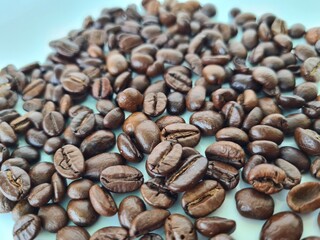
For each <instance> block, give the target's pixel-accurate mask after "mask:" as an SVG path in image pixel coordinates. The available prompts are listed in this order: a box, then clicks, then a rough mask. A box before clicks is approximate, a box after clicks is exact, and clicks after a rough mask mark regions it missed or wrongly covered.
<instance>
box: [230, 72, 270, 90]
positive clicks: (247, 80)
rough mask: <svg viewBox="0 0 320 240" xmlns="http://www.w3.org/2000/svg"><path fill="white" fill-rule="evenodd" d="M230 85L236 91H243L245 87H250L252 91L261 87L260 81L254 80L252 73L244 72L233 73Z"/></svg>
mask: <svg viewBox="0 0 320 240" xmlns="http://www.w3.org/2000/svg"><path fill="white" fill-rule="evenodd" d="M230 87H231V88H232V89H234V90H236V91H238V92H243V91H244V90H246V89H252V90H254V91H257V90H260V89H261V85H260V83H258V82H257V81H254V80H253V77H252V75H246V74H235V75H234V76H232V77H231V80H230ZM273 88H274V87H273ZM273 88H271V89H273Z"/></svg>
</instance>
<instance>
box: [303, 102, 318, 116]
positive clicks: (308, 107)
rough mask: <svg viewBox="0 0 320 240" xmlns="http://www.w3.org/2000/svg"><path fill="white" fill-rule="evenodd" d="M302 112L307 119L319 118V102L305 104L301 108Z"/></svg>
mask: <svg viewBox="0 0 320 240" xmlns="http://www.w3.org/2000/svg"><path fill="white" fill-rule="evenodd" d="M302 112H303V113H304V114H305V115H307V116H308V117H309V118H319V117H320V102H319V101H311V102H308V103H306V104H305V106H304V107H303V108H302Z"/></svg>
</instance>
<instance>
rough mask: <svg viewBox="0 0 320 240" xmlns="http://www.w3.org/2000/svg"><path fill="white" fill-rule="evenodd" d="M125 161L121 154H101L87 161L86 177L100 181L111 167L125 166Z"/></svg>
mask: <svg viewBox="0 0 320 240" xmlns="http://www.w3.org/2000/svg"><path fill="white" fill-rule="evenodd" d="M124 162H125V161H124V159H123V158H122V156H121V155H120V154H119V153H111V152H110V153H100V154H98V155H95V156H93V157H91V158H89V159H87V160H86V161H85V169H86V171H85V173H84V177H86V178H89V179H92V180H99V177H100V174H101V172H102V171H103V170H104V169H105V168H107V167H110V166H115V165H122V164H124Z"/></svg>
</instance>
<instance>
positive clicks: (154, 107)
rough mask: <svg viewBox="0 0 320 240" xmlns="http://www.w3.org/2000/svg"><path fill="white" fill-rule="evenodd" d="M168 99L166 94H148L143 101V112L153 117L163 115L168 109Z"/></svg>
mask: <svg viewBox="0 0 320 240" xmlns="http://www.w3.org/2000/svg"><path fill="white" fill-rule="evenodd" d="M166 105H167V97H166V95H165V94H164V93H162V92H159V93H148V94H147V95H145V97H144V100H143V112H144V113H145V114H146V115H148V116H151V117H157V116H159V115H161V114H162V113H163V112H164V110H165V109H166Z"/></svg>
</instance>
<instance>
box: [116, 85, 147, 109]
mask: <svg viewBox="0 0 320 240" xmlns="http://www.w3.org/2000/svg"><path fill="white" fill-rule="evenodd" d="M116 100H117V103H118V105H119V107H120V108H121V109H123V110H125V111H129V112H136V111H137V110H139V109H140V108H141V107H142V104H143V96H142V94H141V93H140V92H139V91H138V90H136V89H134V88H127V89H125V90H124V91H122V92H120V93H119V94H118V95H117V99H116Z"/></svg>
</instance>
